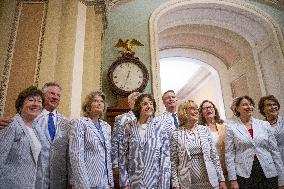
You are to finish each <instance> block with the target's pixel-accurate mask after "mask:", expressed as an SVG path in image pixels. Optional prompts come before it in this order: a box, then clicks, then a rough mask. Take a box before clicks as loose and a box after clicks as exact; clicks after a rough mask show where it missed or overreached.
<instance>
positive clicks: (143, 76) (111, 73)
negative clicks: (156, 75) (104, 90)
mask: <svg viewBox="0 0 284 189" xmlns="http://www.w3.org/2000/svg"><path fill="white" fill-rule="evenodd" d="M107 76H108V81H109V84H110V87H111V89H112V91H113V92H114V93H115V94H117V95H120V96H128V95H129V94H130V93H132V92H134V91H138V92H143V90H144V89H145V87H146V85H147V82H148V79H149V76H148V71H147V68H146V67H145V65H144V64H143V63H142V62H141V61H140V60H139V58H137V57H134V55H131V54H127V53H124V54H122V57H118V58H117V60H116V61H115V62H113V63H112V65H111V66H110V68H109V70H108V74H107Z"/></svg>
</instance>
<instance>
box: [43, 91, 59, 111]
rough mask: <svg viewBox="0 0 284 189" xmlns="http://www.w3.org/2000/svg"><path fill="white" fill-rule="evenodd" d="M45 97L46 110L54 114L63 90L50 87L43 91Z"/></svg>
mask: <svg viewBox="0 0 284 189" xmlns="http://www.w3.org/2000/svg"><path fill="white" fill-rule="evenodd" d="M43 95H44V108H45V109H46V110H47V111H49V112H52V111H54V110H55V109H56V108H57V107H58V105H59V102H60V97H61V90H60V88H59V87H58V86H48V87H46V88H45V89H44V90H43Z"/></svg>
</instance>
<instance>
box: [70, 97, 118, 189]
mask: <svg viewBox="0 0 284 189" xmlns="http://www.w3.org/2000/svg"><path fill="white" fill-rule="evenodd" d="M104 109H105V95H104V94H103V93H102V92H98V91H97V92H91V93H90V94H89V95H87V97H86V99H85V102H84V103H83V106H82V110H83V113H84V117H81V118H79V119H75V120H73V121H72V126H73V128H72V130H71V133H70V136H69V139H70V147H69V153H70V162H71V170H72V174H71V185H72V188H79V189H81V188H96V189H109V188H112V187H113V185H114V183H113V175H112V165H111V144H110V138H111V127H110V125H109V124H107V123H106V122H104V121H103V120H102V119H101V116H102V114H103V112H104Z"/></svg>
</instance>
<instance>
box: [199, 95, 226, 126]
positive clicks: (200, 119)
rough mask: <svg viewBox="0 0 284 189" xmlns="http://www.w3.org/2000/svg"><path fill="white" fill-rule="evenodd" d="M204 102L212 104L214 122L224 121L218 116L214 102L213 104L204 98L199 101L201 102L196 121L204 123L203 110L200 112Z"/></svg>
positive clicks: (220, 122)
mask: <svg viewBox="0 0 284 189" xmlns="http://www.w3.org/2000/svg"><path fill="white" fill-rule="evenodd" d="M206 102H208V103H210V104H212V106H213V108H214V110H215V117H214V119H215V121H216V123H218V124H222V123H224V121H223V120H222V119H221V118H220V114H219V111H218V109H217V108H216V106H215V104H214V103H213V102H211V101H210V100H204V101H203V102H201V104H200V106H199V109H198V112H199V120H198V123H199V124H200V125H206V119H205V117H204V116H203V112H202V110H203V104H205V103H206Z"/></svg>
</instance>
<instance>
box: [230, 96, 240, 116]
mask: <svg viewBox="0 0 284 189" xmlns="http://www.w3.org/2000/svg"><path fill="white" fill-rule="evenodd" d="M238 98H240V97H235V98H234V99H233V100H232V103H231V106H230V109H231V110H232V111H233V112H234V109H235V107H236V101H237V100H238Z"/></svg>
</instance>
